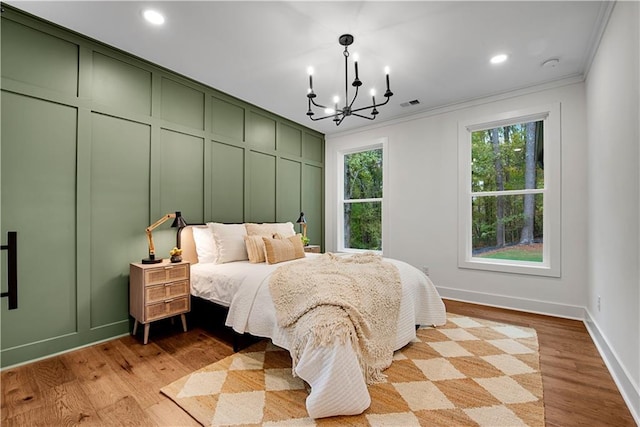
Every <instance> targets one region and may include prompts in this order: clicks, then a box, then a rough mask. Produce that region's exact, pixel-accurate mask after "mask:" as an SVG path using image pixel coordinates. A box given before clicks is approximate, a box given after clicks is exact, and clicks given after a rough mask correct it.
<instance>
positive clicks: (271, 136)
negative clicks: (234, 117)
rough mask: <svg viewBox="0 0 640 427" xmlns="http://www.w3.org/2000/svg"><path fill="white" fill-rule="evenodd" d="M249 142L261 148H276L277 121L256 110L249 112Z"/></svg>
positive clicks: (271, 149) (270, 149)
mask: <svg viewBox="0 0 640 427" xmlns="http://www.w3.org/2000/svg"><path fill="white" fill-rule="evenodd" d="M247 137H248V142H249V143H250V144H251V146H252V147H255V148H257V149H259V150H266V151H274V150H275V149H276V121H275V120H274V119H272V118H270V117H267V116H265V115H263V114H259V113H257V112H255V111H251V112H250V113H249V130H248V132H247Z"/></svg>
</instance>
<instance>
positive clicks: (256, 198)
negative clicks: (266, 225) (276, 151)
mask: <svg viewBox="0 0 640 427" xmlns="http://www.w3.org/2000/svg"><path fill="white" fill-rule="evenodd" d="M249 176H250V178H249V191H248V192H249V216H248V218H247V222H276V197H275V196H276V157H275V156H270V155H268V154H263V153H258V152H255V151H250V152H249Z"/></svg>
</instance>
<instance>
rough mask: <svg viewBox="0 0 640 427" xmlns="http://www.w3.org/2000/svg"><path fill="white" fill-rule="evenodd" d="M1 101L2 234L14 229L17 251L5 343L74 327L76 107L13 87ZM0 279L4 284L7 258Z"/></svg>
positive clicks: (5, 312) (16, 343)
mask: <svg viewBox="0 0 640 427" xmlns="http://www.w3.org/2000/svg"><path fill="white" fill-rule="evenodd" d="M1 108H2V117H1V123H0V127H1V135H0V138H1V139H2V159H1V160H2V164H1V173H2V177H1V183H2V186H1V197H2V199H1V203H0V205H1V207H2V213H1V218H2V227H1V228H2V236H3V237H2V239H3V240H4V239H5V238H6V237H5V236H6V233H7V232H8V231H16V232H17V240H18V256H19V259H18V272H17V275H18V279H19V283H18V309H16V310H7V304H6V302H5V301H6V300H2V305H1V311H2V322H1V335H0V337H1V339H2V341H1V345H2V348H9V347H15V346H20V345H24V344H27V343H29V342H32V341H39V340H42V339H46V338H47V337H49V336H58V335H62V334H66V333H70V332H74V331H76V329H77V325H76V317H75V307H76V293H75V290H76V276H75V272H76V260H75V254H76V247H75V245H76V236H75V224H76V212H75V188H76V126H77V124H76V121H77V110H76V109H75V108H71V107H66V106H63V105H59V104H54V103H51V102H47V101H41V100H38V99H33V98H29V97H25V96H21V95H16V94H11V93H3V94H2V105H1ZM34 123H38V125H37V126H34V125H33V124H34ZM2 257H3V261H4V260H6V252H4V251H3V252H2ZM2 283H3V286H2V288H3V289H6V283H7V272H6V262H3V263H2Z"/></svg>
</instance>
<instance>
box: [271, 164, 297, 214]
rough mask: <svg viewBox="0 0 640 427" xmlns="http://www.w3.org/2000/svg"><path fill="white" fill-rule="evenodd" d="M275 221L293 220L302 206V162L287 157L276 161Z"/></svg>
mask: <svg viewBox="0 0 640 427" xmlns="http://www.w3.org/2000/svg"><path fill="white" fill-rule="evenodd" d="M276 194H277V198H276V200H277V203H278V206H277V208H278V211H277V215H276V221H277V222H288V221H291V222H295V221H296V220H297V219H298V216H299V215H300V211H301V207H302V203H301V202H302V200H301V195H302V164H301V163H300V162H295V161H292V160H287V159H280V160H279V162H278V188H277V193H276Z"/></svg>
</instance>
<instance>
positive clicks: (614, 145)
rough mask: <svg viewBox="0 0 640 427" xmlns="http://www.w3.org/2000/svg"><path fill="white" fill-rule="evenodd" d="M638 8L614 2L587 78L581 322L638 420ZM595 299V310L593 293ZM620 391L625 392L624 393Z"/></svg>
mask: <svg viewBox="0 0 640 427" xmlns="http://www.w3.org/2000/svg"><path fill="white" fill-rule="evenodd" d="M639 21H640V7H639V5H638V3H637V2H618V3H617V4H616V5H615V7H614V9H613V12H612V14H611V17H610V19H609V23H608V25H607V28H606V30H605V33H604V35H603V38H602V40H601V42H600V46H599V48H598V51H597V53H596V56H595V57H594V61H593V63H592V66H591V68H590V70H589V74H588V76H587V80H586V98H587V123H588V126H587V129H588V152H589V161H588V176H589V181H588V182H589V194H588V198H589V200H588V206H589V252H588V261H589V262H588V263H587V268H588V272H589V274H588V278H589V288H588V298H587V301H586V303H587V310H588V316H589V319H588V322H589V323H590V324H591V325H590V326H591V329H593V333H594V334H595V337H596V338H597V339H598V341H599V345H600V347H601V350H602V351H603V352H604V353H605V354H607V355H608V364H609V368H610V370H611V371H612V373H613V374H614V376H615V377H617V380H618V385H619V387H620V388H621V389H623V394H626V395H627V397H628V401H631V402H632V403H631V404H630V406H632V410H633V411H634V412H635V416H636V420H637V421H638V422H640V417H639V415H640V393H639V392H638V390H640V315H639V312H640V291H639V289H640V273H639V269H638V265H639V264H640V175H639V173H638V169H639V168H640V149H639V147H640V129H639V126H640V125H639V123H640V109H639V106H638V104H639V101H638V100H639V98H640V84H639V80H640V68H639V66H638V62H639V61H640V53H639V51H640V42H639V39H640V33H639V30H638V26H639V24H638V22H639ZM598 296H600V298H601V308H600V310H598V306H597V298H598ZM625 390H626V391H625Z"/></svg>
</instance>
